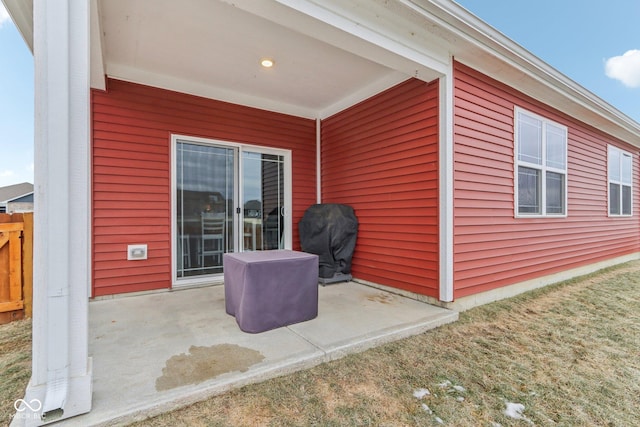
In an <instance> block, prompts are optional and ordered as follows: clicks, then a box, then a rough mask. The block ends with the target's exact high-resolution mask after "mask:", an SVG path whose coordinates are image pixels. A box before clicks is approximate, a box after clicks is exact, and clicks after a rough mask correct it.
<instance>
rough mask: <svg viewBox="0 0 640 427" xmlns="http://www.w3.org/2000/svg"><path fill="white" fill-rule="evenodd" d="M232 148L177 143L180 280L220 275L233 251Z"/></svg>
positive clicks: (178, 269) (178, 272) (178, 265)
mask: <svg viewBox="0 0 640 427" xmlns="http://www.w3.org/2000/svg"><path fill="white" fill-rule="evenodd" d="M234 154H235V150H234V149H233V148H226V147H219V146H212V145H199V144H192V143H187V142H184V141H178V142H177V145H176V208H177V212H176V221H177V223H176V231H177V232H176V237H177V241H176V242H175V244H176V255H177V256H176V271H177V276H178V278H179V279H180V278H185V277H194V276H200V275H205V274H220V273H222V256H223V254H224V253H226V252H233V241H234V240H233V229H234V226H233V217H234V215H233V195H234V157H235V156H234Z"/></svg>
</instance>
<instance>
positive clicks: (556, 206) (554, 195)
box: [546, 172, 564, 214]
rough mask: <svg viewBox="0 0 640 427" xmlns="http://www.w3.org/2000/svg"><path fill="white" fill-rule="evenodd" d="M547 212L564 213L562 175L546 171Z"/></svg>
mask: <svg viewBox="0 0 640 427" xmlns="http://www.w3.org/2000/svg"><path fill="white" fill-rule="evenodd" d="M546 186H547V213H548V214H562V213H564V175H563V174H560V173H555V172H547V182H546Z"/></svg>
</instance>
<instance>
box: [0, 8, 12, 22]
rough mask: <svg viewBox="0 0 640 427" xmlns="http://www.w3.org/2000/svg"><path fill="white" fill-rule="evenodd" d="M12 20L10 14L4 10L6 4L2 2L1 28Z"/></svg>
mask: <svg viewBox="0 0 640 427" xmlns="http://www.w3.org/2000/svg"><path fill="white" fill-rule="evenodd" d="M10 19H11V17H10V16H9V12H7V9H5V8H4V4H3V3H2V2H0V28H2V25H3V24H4V23H5V22H8V21H9V20H10Z"/></svg>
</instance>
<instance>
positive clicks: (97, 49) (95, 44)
mask: <svg viewBox="0 0 640 427" xmlns="http://www.w3.org/2000/svg"><path fill="white" fill-rule="evenodd" d="M99 7H100V6H99V5H98V0H91V1H90V29H89V32H90V40H91V42H90V45H89V48H90V55H91V56H90V58H91V68H90V70H91V87H92V88H95V89H100V90H106V88H107V84H106V83H107V82H106V79H105V72H104V48H103V46H104V33H103V31H102V28H101V20H100V10H99Z"/></svg>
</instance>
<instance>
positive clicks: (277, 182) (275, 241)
mask: <svg viewBox="0 0 640 427" xmlns="http://www.w3.org/2000/svg"><path fill="white" fill-rule="evenodd" d="M242 194H243V200H242V206H243V209H242V212H243V215H242V217H243V218H242V221H243V227H242V228H243V238H242V242H243V243H242V245H243V250H245V251H259V250H271V249H283V248H284V211H285V209H284V201H285V197H284V157H283V156H279V155H274V154H265V153H257V152H250V151H244V152H243V153H242Z"/></svg>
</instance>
